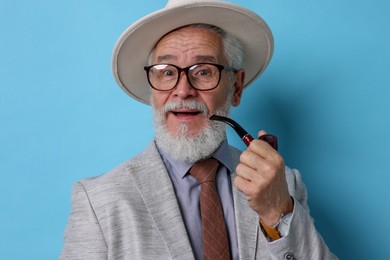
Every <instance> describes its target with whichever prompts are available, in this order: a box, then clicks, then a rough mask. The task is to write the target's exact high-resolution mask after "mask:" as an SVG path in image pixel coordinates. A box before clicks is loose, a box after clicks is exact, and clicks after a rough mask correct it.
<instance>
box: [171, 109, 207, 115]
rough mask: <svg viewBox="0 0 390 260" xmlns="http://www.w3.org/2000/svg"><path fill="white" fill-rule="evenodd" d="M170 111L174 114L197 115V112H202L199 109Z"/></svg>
mask: <svg viewBox="0 0 390 260" xmlns="http://www.w3.org/2000/svg"><path fill="white" fill-rule="evenodd" d="M170 113H172V114H174V115H175V116H179V117H180V116H197V115H199V114H203V113H202V112H201V111H198V110H172V111H170Z"/></svg>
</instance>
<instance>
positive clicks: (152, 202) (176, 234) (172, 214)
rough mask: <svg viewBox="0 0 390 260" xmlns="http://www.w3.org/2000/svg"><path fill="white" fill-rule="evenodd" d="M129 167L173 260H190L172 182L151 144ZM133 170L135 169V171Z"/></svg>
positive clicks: (187, 241) (183, 226)
mask: <svg viewBox="0 0 390 260" xmlns="http://www.w3.org/2000/svg"><path fill="white" fill-rule="evenodd" d="M137 159H138V160H137V163H135V164H133V165H132V166H131V167H132V168H133V169H132V172H133V173H135V174H132V176H133V179H134V182H135V184H136V185H137V187H138V190H139V192H140V194H141V196H142V197H143V199H144V202H145V205H146V207H147V208H148V210H149V212H150V214H151V215H152V218H153V220H154V221H155V223H156V226H157V228H158V230H159V232H160V234H161V236H162V238H163V239H164V241H165V243H166V245H167V247H168V250H169V252H170V253H171V255H172V258H173V259H178V258H180V259H193V258H194V256H193V253H192V248H191V245H190V242H189V239H188V235H187V232H186V228H185V225H184V222H183V219H182V216H181V213H180V209H179V205H178V203H177V200H176V196H175V192H174V189H173V186H172V182H171V179H170V178H169V174H168V172H167V170H166V168H165V165H164V163H163V161H162V159H161V157H160V154H159V153H158V151H157V148H156V146H155V144H154V143H152V144H151V145H150V146H149V147H148V148H147V149H146V150H145V151H144V152H143V153H142V154H141V155H140V156H139V157H138V158H137ZM134 168H136V169H134Z"/></svg>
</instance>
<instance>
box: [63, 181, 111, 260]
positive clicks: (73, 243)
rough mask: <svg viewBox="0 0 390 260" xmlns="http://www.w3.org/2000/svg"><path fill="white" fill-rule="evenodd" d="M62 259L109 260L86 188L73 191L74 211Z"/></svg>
mask: <svg viewBox="0 0 390 260" xmlns="http://www.w3.org/2000/svg"><path fill="white" fill-rule="evenodd" d="M60 259H61V260H64V259H74V260H76V259H80V260H81V259H96V260H99V259H107V245H106V242H105V239H104V236H103V232H102V230H101V228H100V225H99V221H98V219H97V218H96V215H95V212H94V210H93V208H92V206H91V203H90V200H89V198H88V194H87V192H86V190H85V188H84V186H83V185H82V184H81V183H80V182H78V183H76V184H75V185H74V187H73V190H72V209H71V213H70V216H69V219H68V223H67V226H66V229H65V233H64V247H63V249H62V252H61V255H60Z"/></svg>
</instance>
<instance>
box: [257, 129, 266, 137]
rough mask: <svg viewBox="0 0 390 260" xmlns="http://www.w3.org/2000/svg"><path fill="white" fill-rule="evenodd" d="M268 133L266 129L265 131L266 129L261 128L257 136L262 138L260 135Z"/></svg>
mask: <svg viewBox="0 0 390 260" xmlns="http://www.w3.org/2000/svg"><path fill="white" fill-rule="evenodd" d="M266 134H267V132H266V131H264V130H260V131H259V132H258V133H257V138H260V136H262V135H266Z"/></svg>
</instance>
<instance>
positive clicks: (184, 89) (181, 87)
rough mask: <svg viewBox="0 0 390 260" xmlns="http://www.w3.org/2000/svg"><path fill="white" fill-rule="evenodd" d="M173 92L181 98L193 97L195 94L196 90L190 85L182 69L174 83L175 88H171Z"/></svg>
mask: <svg viewBox="0 0 390 260" xmlns="http://www.w3.org/2000/svg"><path fill="white" fill-rule="evenodd" d="M173 94H174V95H175V96H178V97H180V98H182V99H186V98H189V97H194V96H196V95H197V90H196V89H194V88H193V87H192V86H191V84H190V82H189V81H188V77H187V75H186V73H185V72H184V71H182V72H181V74H180V78H179V81H178V82H177V84H176V88H175V89H174V90H173Z"/></svg>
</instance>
